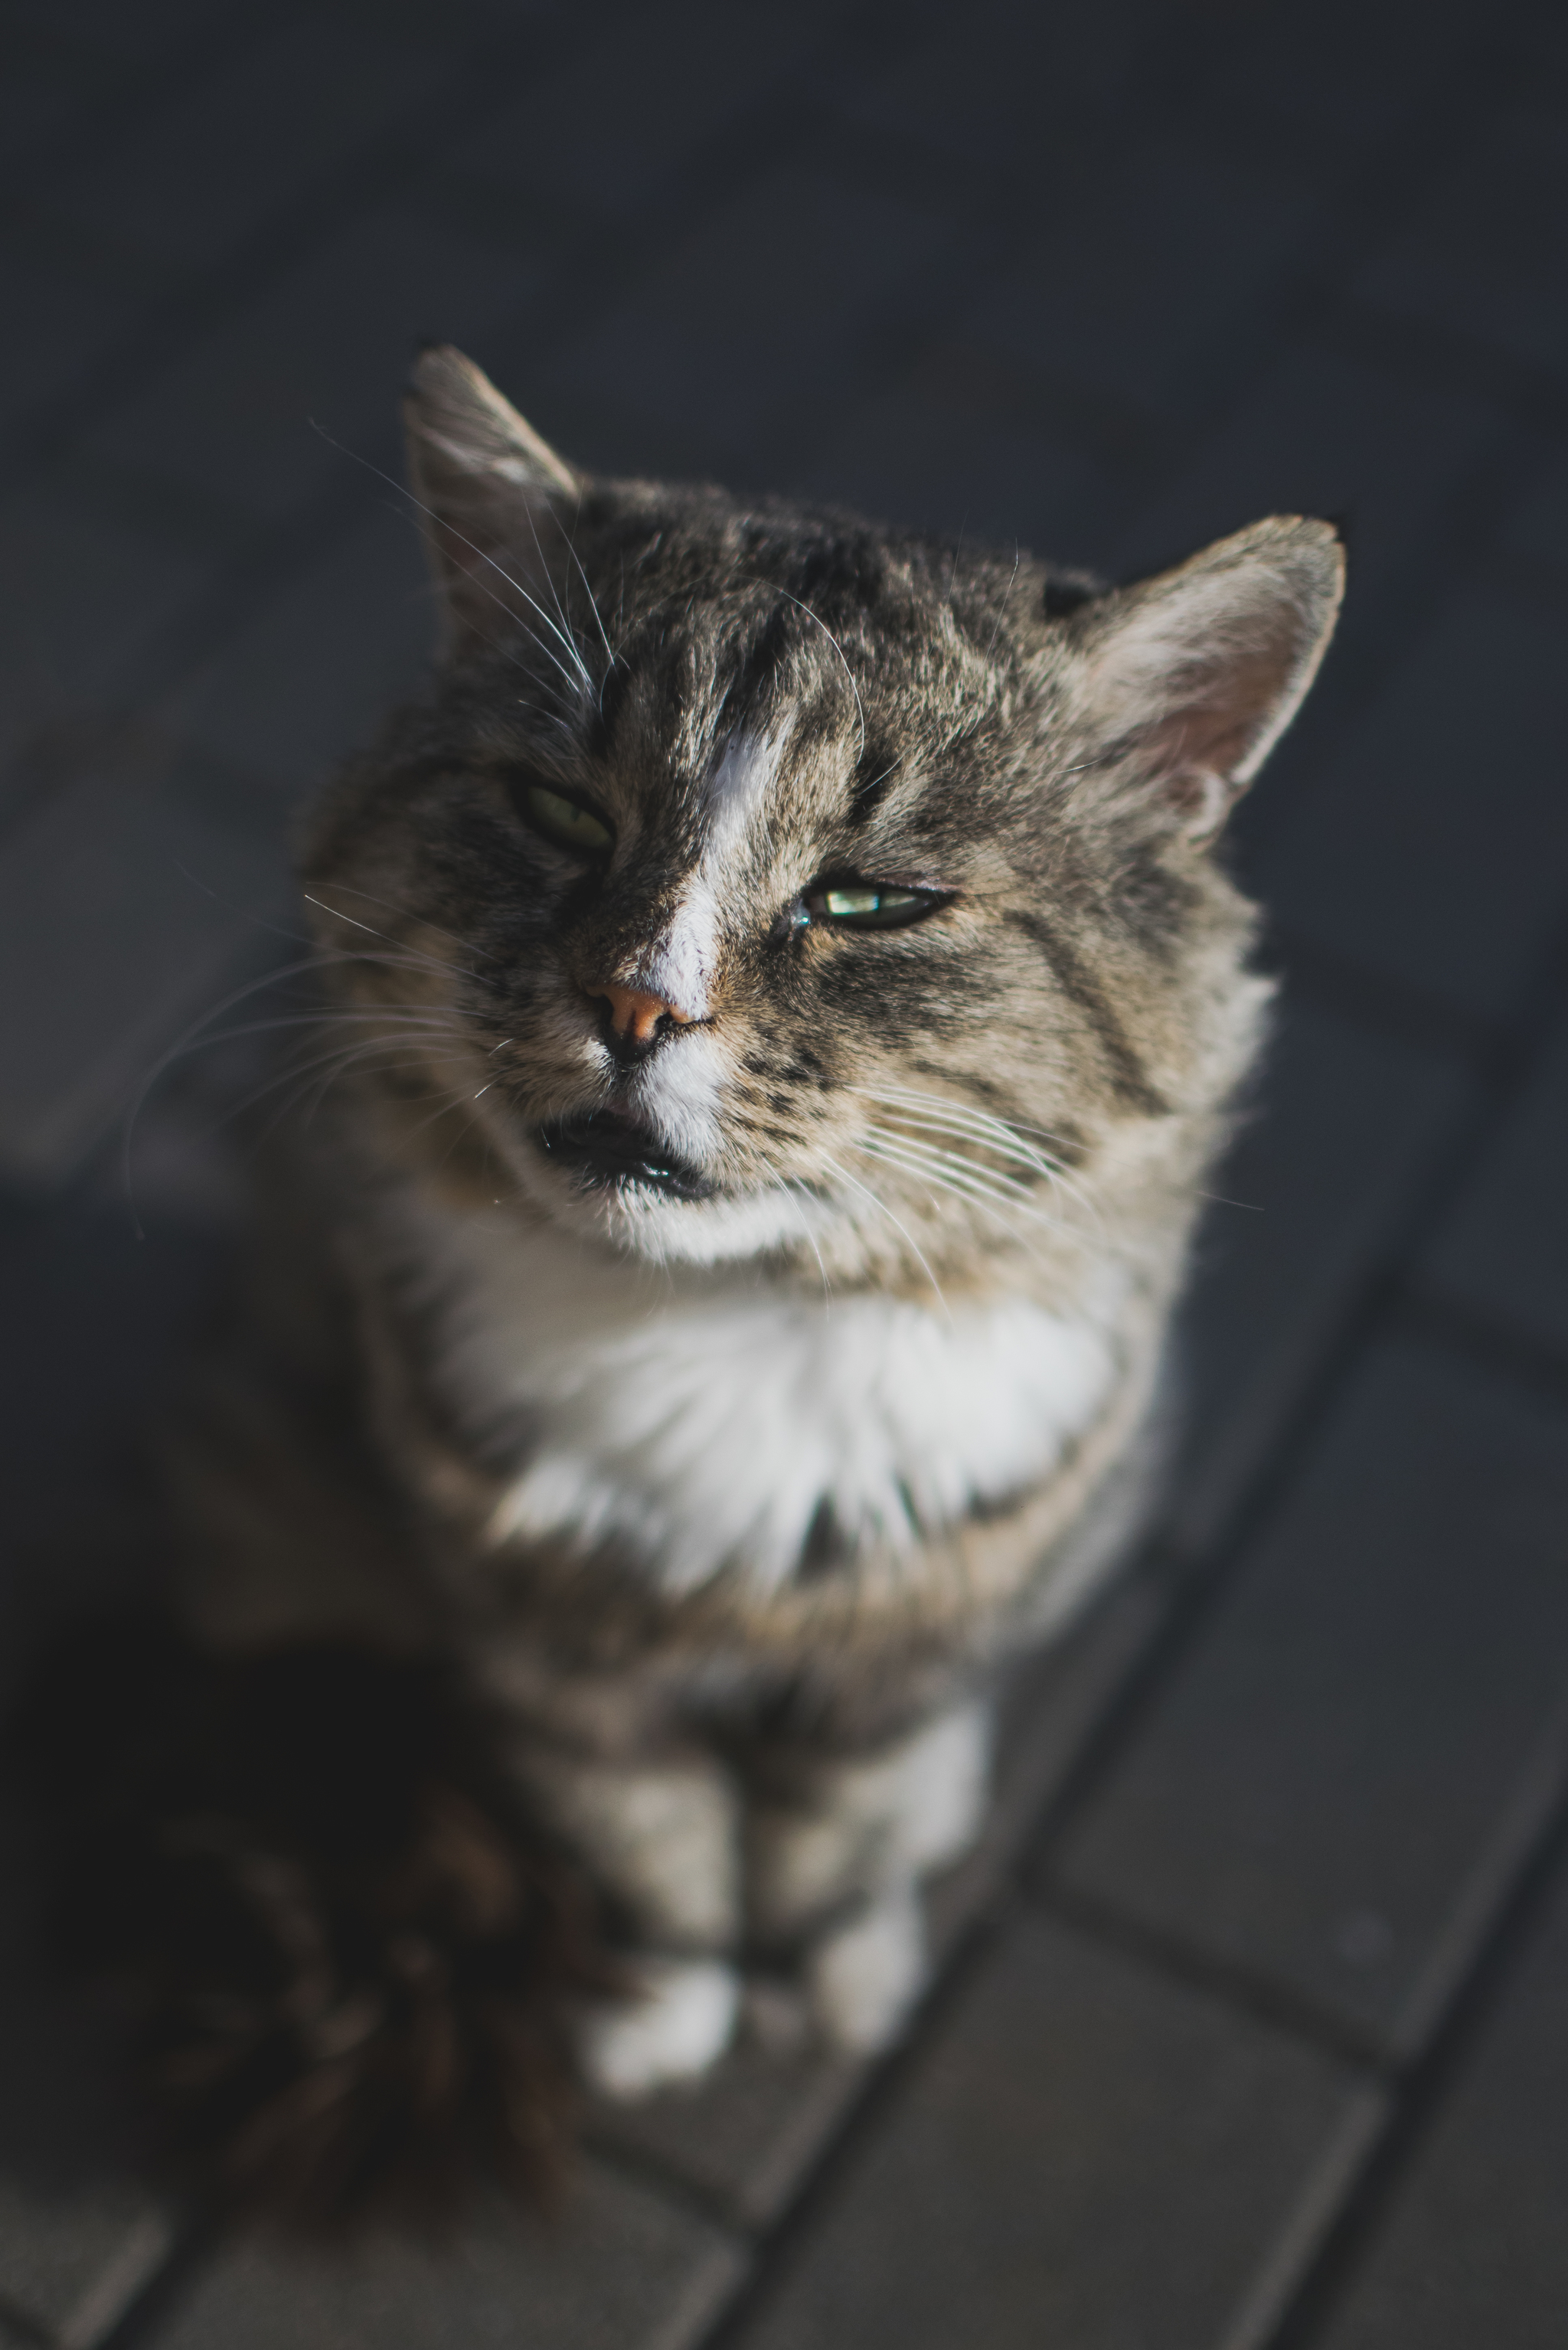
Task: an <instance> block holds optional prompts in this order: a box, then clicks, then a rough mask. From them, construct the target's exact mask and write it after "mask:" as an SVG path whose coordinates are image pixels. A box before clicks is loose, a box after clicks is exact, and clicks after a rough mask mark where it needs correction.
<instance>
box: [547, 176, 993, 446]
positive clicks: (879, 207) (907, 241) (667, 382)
mask: <svg viewBox="0 0 1568 2350" xmlns="http://www.w3.org/2000/svg"><path fill="white" fill-rule="evenodd" d="M958 252H959V238H958V234H957V231H956V228H955V225H954V224H953V223H952V222H950V220H948V219H947V218H945V217H944V216H943V214H942V213H941V212H940V210H938V209H936V208H935V207H932V208H929V209H928V208H925V207H923V206H921V205H919V204H916V203H904V202H902V201H900V200H899V199H898V198H897V197H895V196H893V195H890V194H886V193H883V192H880V191H878V190H874V189H869V188H865V187H862V186H860V185H859V184H857V183H856V182H850V181H848V180H846V179H844V178H842V177H838V176H836V175H835V174H834V173H833V172H830V171H828V170H826V169H811V170H807V169H805V168H804V167H794V166H788V167H785V168H784V169H781V170H777V171H774V172H769V173H767V174H766V175H765V176H764V177H763V179H761V180H759V181H758V182H756V183H755V184H754V185H753V186H752V187H751V188H749V189H747V190H746V191H745V192H743V193H742V194H741V195H739V196H738V197H736V198H735V199H734V201H733V202H732V203H729V204H727V205H726V206H725V207H724V208H723V210H722V211H720V212H717V213H715V214H714V215H713V216H712V217H711V219H710V220H709V221H708V222H706V223H705V224H703V225H702V226H701V228H700V229H699V230H697V231H696V232H695V233H694V234H691V236H690V237H688V238H686V239H685V240H684V241H683V242H682V243H681V244H680V246H679V247H678V248H677V249H676V250H675V251H673V252H672V253H670V255H668V257H667V258H664V259H661V260H660V261H659V263H658V264H657V265H656V266H655V267H654V268H653V269H652V270H651V271H650V272H649V275H648V276H646V277H645V278H644V279H643V280H642V281H641V282H640V283H639V286H637V287H636V289H635V290H634V291H633V292H632V293H631V294H629V295H628V297H627V298H626V300H625V301H624V302H622V303H621V304H620V305H618V307H616V308H615V309H614V310H613V311H612V312H611V313H610V314H609V315H608V316H607V317H606V319H605V320H604V322H603V324H602V325H601V326H599V327H597V328H594V329H593V330H592V331H590V332H589V333H588V334H587V336H585V337H584V338H581V339H580V340H578V341H577V342H576V344H574V345H573V346H572V347H571V348H568V349H566V350H564V351H563V352H561V353H560V354H559V356H558V357H554V356H552V357H551V358H549V359H547V360H546V362H545V368H544V369H543V373H542V377H541V382H542V386H543V387H544V388H545V390H546V391H547V400H546V399H545V398H541V399H540V400H537V402H535V400H534V398H533V395H532V394H531V393H530V392H529V390H528V387H527V386H526V385H525V384H523V383H518V384H517V385H516V387H515V389H516V390H517V391H518V394H519V396H520V398H521V399H522V400H523V404H524V408H526V409H527V410H528V412H529V413H530V414H531V415H532V416H533V417H534V419H535V421H536V422H537V423H539V424H540V425H541V427H542V428H543V429H545V430H546V431H548V432H552V433H557V432H558V425H559V423H560V422H561V421H563V420H569V418H570V417H571V416H572V415H574V414H581V415H583V416H584V417H585V419H590V420H595V430H597V432H599V433H600V434H601V435H602V437H603V442H604V448H605V450H606V451H608V450H609V449H610V447H611V446H612V442H613V423H614V420H615V419H616V418H617V417H619V418H621V419H622V420H624V419H625V418H626V417H627V415H628V412H629V413H631V414H634V415H635V418H636V420H637V423H638V427H639V431H640V432H641V433H642V435H643V437H644V445H645V446H646V444H647V441H648V440H649V438H651V437H652V436H654V435H656V434H662V437H663V441H664V443H665V445H666V446H667V447H668V449H669V450H670V463H671V464H672V466H673V467H674V468H675V469H678V470H687V469H691V468H698V469H700V470H701V471H703V472H705V473H709V474H710V475H711V474H713V473H723V472H724V471H726V470H728V471H730V472H732V473H735V472H749V471H753V470H755V463H756V458H757V454H758V452H761V453H762V455H763V461H764V462H765V463H776V461H775V460H774V458H773V455H772V452H774V451H775V450H776V449H777V448H778V447H779V445H780V443H781V442H783V444H784V446H785V447H787V446H789V445H790V444H791V443H792V442H798V441H802V440H805V439H806V438H807V437H808V435H809V431H810V427H811V424H812V422H813V421H814V420H815V415H816V414H817V412H819V411H820V410H821V409H822V408H823V407H824V406H825V405H826V404H827V403H829V402H832V403H835V404H836V403H837V402H840V401H842V400H845V399H846V395H848V394H849V393H851V392H852V390H853V388H854V384H855V375H854V370H855V369H856V368H857V365H859V364H860V363H861V362H862V360H863V358H864V355H865V353H866V351H867V348H868V347H869V346H870V344H871V343H872V341H873V339H874V338H876V337H877V334H878V332H880V331H885V330H886V329H887V328H888V323H889V321H890V320H894V319H897V318H898V317H901V316H902V315H903V314H904V312H905V310H906V308H907V307H910V306H913V307H916V308H929V306H930V305H931V304H932V303H933V302H937V301H940V300H941V299H942V298H943V297H944V290H945V286H946V283H947V273H948V272H949V271H950V269H951V268H952V267H953V265H954V263H955V261H956V259H957V256H958ZM759 255H766V266H765V267H763V268H760V267H759V266H758V258H759ZM720 287H722V289H723V298H722V300H716V299H715V289H716V288H720ZM632 355H635V386H634V387H631V386H628V359H630V358H631V356H632ZM606 412H607V421H608V429H607V427H606V424H604V423H599V422H597V419H598V418H599V417H600V416H601V415H604V414H605V413H606ZM558 437H559V438H560V439H561V441H562V442H564V443H565V444H566V445H567V446H568V447H570V448H573V449H575V450H576V451H577V452H580V453H581V455H582V456H583V457H584V459H585V460H586V462H587V463H600V464H603V463H614V462H615V460H614V457H613V455H607V454H606V453H601V449H600V447H598V446H596V445H595V444H594V441H593V439H592V437H591V435H590V436H586V437H579V436H577V435H576V434H573V433H571V432H567V431H559V432H558ZM682 451H684V452H687V453H686V455H685V456H684V457H682V456H681V454H680V452H682ZM659 462H662V460H661V459H660V458H659V455H658V453H657V452H656V453H655V457H654V459H653V460H652V461H651V462H650V461H649V458H647V457H645V458H644V460H643V462H642V464H641V466H640V468H639V470H644V471H650V470H652V469H653V463H659Z"/></svg>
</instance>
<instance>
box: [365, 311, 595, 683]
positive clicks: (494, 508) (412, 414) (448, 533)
mask: <svg viewBox="0 0 1568 2350" xmlns="http://www.w3.org/2000/svg"><path fill="white" fill-rule="evenodd" d="M403 420H404V422H405V424H406V426H407V428H408V450H409V479H410V485H411V487H412V489H413V493H414V495H415V497H416V498H417V499H418V501H419V504H420V509H421V512H420V520H421V525H422V526H423V530H424V538H425V546H426V549H427V551H428V553H429V556H430V559H431V569H432V570H433V571H434V573H435V576H436V579H437V582H438V584H439V585H440V587H441V589H442V591H443V598H444V604H445V610H446V619H447V637H448V641H449V647H450V646H451V645H452V644H458V643H461V642H462V639H464V638H465V637H471V636H472V637H477V638H481V639H485V638H493V637H494V636H495V635H496V633H497V628H498V623H500V621H501V620H502V619H503V617H504V615H507V614H510V615H512V616H513V617H514V618H515V619H520V620H521V619H525V618H526V613H527V603H526V602H525V600H524V599H525V598H531V599H533V600H534V601H535V602H536V603H537V602H544V603H549V601H550V600H551V599H550V594H549V580H548V571H549V560H550V554H551V550H552V548H553V547H556V546H559V545H560V544H561V542H562V527H561V523H560V521H559V519H558V515H559V512H560V510H561V509H563V508H565V509H566V511H567V512H568V513H569V511H570V508H571V507H572V506H573V505H575V504H576V500H577V499H578V497H579V496H580V495H581V492H582V485H581V484H580V483H579V481H578V479H577V476H576V473H573V471H572V469H571V467H570V466H569V465H567V464H566V463H564V462H563V460H562V459H561V458H559V457H557V456H556V452H555V451H554V450H553V449H552V448H551V447H550V446H549V444H548V443H547V442H545V441H542V440H541V439H540V437H539V435H538V434H537V433H536V432H535V430H534V428H533V426H532V425H531V424H529V423H527V422H525V421H524V419H523V418H522V417H521V416H519V415H518V413H517V411H516V410H515V409H514V407H513V406H512V405H511V404H510V402H509V401H507V400H504V399H503V398H502V396H501V394H500V393H499V392H498V391H497V390H496V389H495V386H494V385H493V383H492V382H491V380H490V379H489V377H488V376H486V375H484V374H483V373H482V372H481V370H480V369H478V368H476V367H475V366H474V364H473V361H472V359H466V358H464V356H463V354H462V351H460V350H455V349H454V348H452V345H451V344H450V343H435V344H431V346H430V347H429V348H427V349H425V350H422V351H421V353H420V355H419V358H418V359H416V360H415V362H414V367H413V372H412V374H411V375H410V380H409V388H408V391H407V394H406V396H405V398H404V400H403Z"/></svg>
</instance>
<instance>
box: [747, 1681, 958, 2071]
mask: <svg viewBox="0 0 1568 2350" xmlns="http://www.w3.org/2000/svg"><path fill="white" fill-rule="evenodd" d="M990 1747H991V1720H990V1709H989V1708H988V1707H987V1706H986V1705H985V1704H983V1703H982V1702H980V1701H978V1700H971V1701H969V1702H967V1703H965V1704H962V1705H960V1706H956V1707H953V1708H952V1709H951V1710H950V1711H947V1712H944V1713H941V1714H939V1715H938V1716H936V1717H935V1718H934V1719H932V1720H930V1721H927V1722H925V1723H923V1724H922V1725H921V1727H920V1728H919V1730H917V1731H913V1732H912V1733H910V1734H909V1735H907V1736H906V1737H904V1738H902V1739H899V1740H898V1742H894V1743H891V1744H888V1745H884V1746H882V1747H879V1748H877V1749H876V1750H875V1751H873V1752H861V1753H857V1754H853V1755H848V1756H846V1755H842V1754H812V1753H810V1752H804V1751H796V1752H788V1753H784V1752H779V1753H775V1754H774V1755H773V1756H771V1757H770V1758H769V1759H768V1762H767V1763H766V1765H765V1766H764V1769H763V1773H762V1778H761V1783H760V1785H759V1789H758V1794H757V1799H756V1801H755V1802H754V1803H753V1806H752V1809H751V1811H750V1814H749V1815H748V1819H747V1845H746V1861H747V1904H748V1915H749V1920H750V1925H751V1930H752V1933H753V1938H754V1939H757V1940H759V1941H761V1942H762V1943H763V1945H768V1944H772V1945H774V1946H794V1948H796V1949H801V1948H804V1950H805V1960H804V1971H805V1983H806V1989H807V1992H808V1995H809V1997H810V2000H811V2003H812V2007H813V2010H814V2012H815V2019H816V2022H817V2023H818V2025H819V2027H820V2029H821V2030H822V2031H823V2033H825V2034H826V2037H827V2038H828V2039H829V2040H831V2041H832V2042H834V2043H835V2044H836V2045H837V2046H839V2047H842V2048H846V2049H849V2050H853V2051H855V2052H857V2053H860V2054H868V2053H871V2052H873V2051H875V2050H877V2049H878V2048H882V2047H885V2046H886V2045H887V2044H888V2043H889V2042H890V2041H891V2040H892V2039H894V2038H895V2037H896V2036H897V2034H898V2031H899V2029H900V2028H901V2026H902V2024H903V2022H904V2020H905V2018H906V2016H907V2015H908V2014H909V2010H910V2008H911V2007H912V2006H913V2004H914V2002H915V2001H916V2000H917V1999H918V1998H919V1994H920V1991H921V1990H922V1989H923V1987H924V1984H925V1980H926V1946H925V1929H924V1921H923V1918H922V1914H921V1908H920V1899H919V1884H920V1880H921V1878H922V1877H925V1876H926V1875H928V1874H929V1871H931V1870H932V1869H935V1868H940V1867H941V1866H944V1865H945V1864H946V1863H947V1862H949V1861H952V1860H956V1859H957V1858H958V1857H959V1856H960V1855H961V1853H963V1852H965V1851H966V1850H967V1849H968V1848H969V1846H971V1844H972V1843H973V1841H974V1838H975V1835H976V1834H977V1833H978V1830H979V1827H980V1825H981V1819H982V1818H983V1815H984V1808H985V1795H986V1786H987V1778H988V1770H989V1761H990Z"/></svg>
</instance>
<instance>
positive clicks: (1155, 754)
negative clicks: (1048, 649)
mask: <svg viewBox="0 0 1568 2350" xmlns="http://www.w3.org/2000/svg"><path fill="white" fill-rule="evenodd" d="M1344 593H1345V549H1344V547H1343V546H1342V544H1341V542H1340V538H1339V534H1338V533H1337V531H1335V530H1334V526H1333V525H1332V524H1330V523H1326V522H1315V521H1310V520H1307V519H1304V518H1303V516H1301V515H1273V516H1272V517H1271V519H1270V520H1269V521H1267V522H1260V523H1254V524H1253V525H1252V526H1251V529H1250V530H1243V531H1239V532H1238V533H1237V534H1236V536H1235V537H1233V538H1225V539H1221V540H1220V542H1219V543H1218V545H1217V546H1210V547H1206V548H1205V549H1204V551H1203V553H1202V554H1201V555H1195V556H1192V558H1191V559H1190V561H1189V562H1187V563H1183V564H1180V565H1179V567H1177V569H1176V570H1174V571H1167V572H1162V573H1161V574H1160V575H1159V577H1158V578H1154V579H1146V580H1143V581H1140V582H1139V584H1138V585H1137V587H1125V588H1118V589H1116V590H1114V591H1113V592H1112V593H1111V594H1109V595H1107V596H1105V597H1101V598H1096V600H1095V601H1094V602H1093V603H1091V604H1088V605H1085V606H1083V607H1081V608H1080V609H1079V610H1078V611H1076V612H1075V613H1074V614H1073V615H1072V616H1071V618H1070V619H1068V620H1067V621H1066V622H1065V624H1064V627H1065V632H1066V634H1067V635H1068V638H1069V639H1070V641H1072V642H1073V644H1074V646H1075V650H1076V653H1077V655H1078V663H1077V664H1075V675H1074V677H1073V679H1072V681H1071V683H1070V686H1069V693H1070V699H1071V702H1072V704H1073V705H1074V715H1075V721H1076V724H1075V732H1081V733H1082V734H1083V735H1084V736H1085V737H1086V740H1087V743H1088V744H1089V745H1091V746H1094V747H1093V749H1092V754H1091V758H1090V759H1089V760H1088V761H1086V762H1085V765H1086V766H1094V767H1098V768H1100V769H1101V771H1102V772H1103V771H1105V770H1107V769H1114V770H1116V771H1117V772H1119V773H1121V774H1123V775H1126V774H1127V773H1128V772H1129V771H1130V773H1131V775H1133V776H1134V777H1136V779H1137V785H1138V787H1139V788H1140V789H1152V790H1154V791H1157V792H1158V794H1159V795H1161V796H1162V797H1163V799H1164V800H1165V801H1166V803H1167V804H1168V806H1172V807H1174V808H1175V809H1176V810H1177V812H1178V814H1179V818H1180V820H1181V824H1182V828H1183V829H1184V830H1185V831H1186V832H1187V833H1188V834H1189V837H1191V838H1192V839H1194V840H1205V839H1208V838H1210V837H1211V836H1212V835H1213V834H1215V833H1217V832H1218V831H1219V829H1220V826H1221V825H1222V824H1223V823H1224V821H1225V818H1226V816H1227V815H1228V814H1229V813H1230V810H1231V806H1233V805H1234V803H1235V801H1236V800H1237V799H1238V798H1240V796H1241V793H1242V792H1243V791H1245V789H1246V787H1247V785H1249V784H1250V783H1251V780H1252V778H1253V776H1254V775H1256V774H1257V772H1258V770H1259V768H1260V767H1261V766H1262V764H1263V761H1264V760H1265V759H1266V758H1267V757H1268V755H1269V753H1270V752H1271V751H1272V748H1273V746H1274V744H1275V743H1277V742H1278V741H1279V738H1280V736H1281V735H1282V733H1284V731H1285V728H1286V727H1287V726H1288V725H1289V724H1290V723H1291V720H1292V719H1293V717H1294V716H1295V713H1296V712H1297V710H1298V709H1299V708H1300V706H1301V702H1302V699H1303V695H1304V694H1305V692H1306V690H1307V688H1308V686H1309V685H1311V683H1312V681H1313V679H1314V676H1315V675H1316V673H1317V667H1318V663H1319V662H1320V661H1321V660H1322V659H1323V657H1324V653H1325V651H1326V650H1328V641H1329V639H1330V637H1331V636H1332V635H1333V634H1334V621H1335V619H1337V617H1338V614H1339V607H1340V601H1341V598H1342V597H1343V596H1344Z"/></svg>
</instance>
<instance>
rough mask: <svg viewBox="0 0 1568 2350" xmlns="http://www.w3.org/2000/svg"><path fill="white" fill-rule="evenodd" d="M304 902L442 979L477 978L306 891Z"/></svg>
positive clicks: (473, 972) (477, 974)
mask: <svg viewBox="0 0 1568 2350" xmlns="http://www.w3.org/2000/svg"><path fill="white" fill-rule="evenodd" d="M358 894H359V895H361V896H362V895H363V894H364V893H363V891H361V892H359V893H358ZM305 902H306V905H307V906H319V907H320V909H321V911H322V912H323V913H324V914H330V915H331V916H332V919H333V920H334V921H337V922H348V923H349V924H351V925H352V927H353V928H354V929H355V930H357V931H364V932H365V934H366V936H367V937H368V938H372V939H381V940H383V941H385V942H386V944H387V945H388V946H389V947H395V948H396V949H397V951H398V952H399V953H400V954H404V955H409V956H410V957H412V958H413V959H414V961H416V962H421V963H423V964H425V965H427V966H428V968H429V969H430V970H431V971H439V972H441V973H442V975H443V976H444V977H449V978H450V976H451V974H452V971H453V970H454V969H458V970H462V976H463V978H464V979H477V978H478V977H479V973H478V972H476V971H468V970H466V969H462V966H461V965H454V964H452V963H444V962H441V959H440V957H439V956H437V955H427V954H421V952H420V951H419V949H418V947H410V945H408V944H407V942H406V941H404V940H402V939H394V938H392V937H391V936H390V935H389V933H388V932H387V931H379V930H377V929H376V928H375V926H374V925H373V924H372V923H370V922H362V921H360V920H359V919H358V916H357V915H355V914H346V913H345V912H344V911H343V910H342V908H341V907H340V906H329V905H328V904H327V901H326V899H323V898H313V897H312V896H311V894H310V891H309V890H308V889H307V890H306V892H305Z"/></svg>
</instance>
